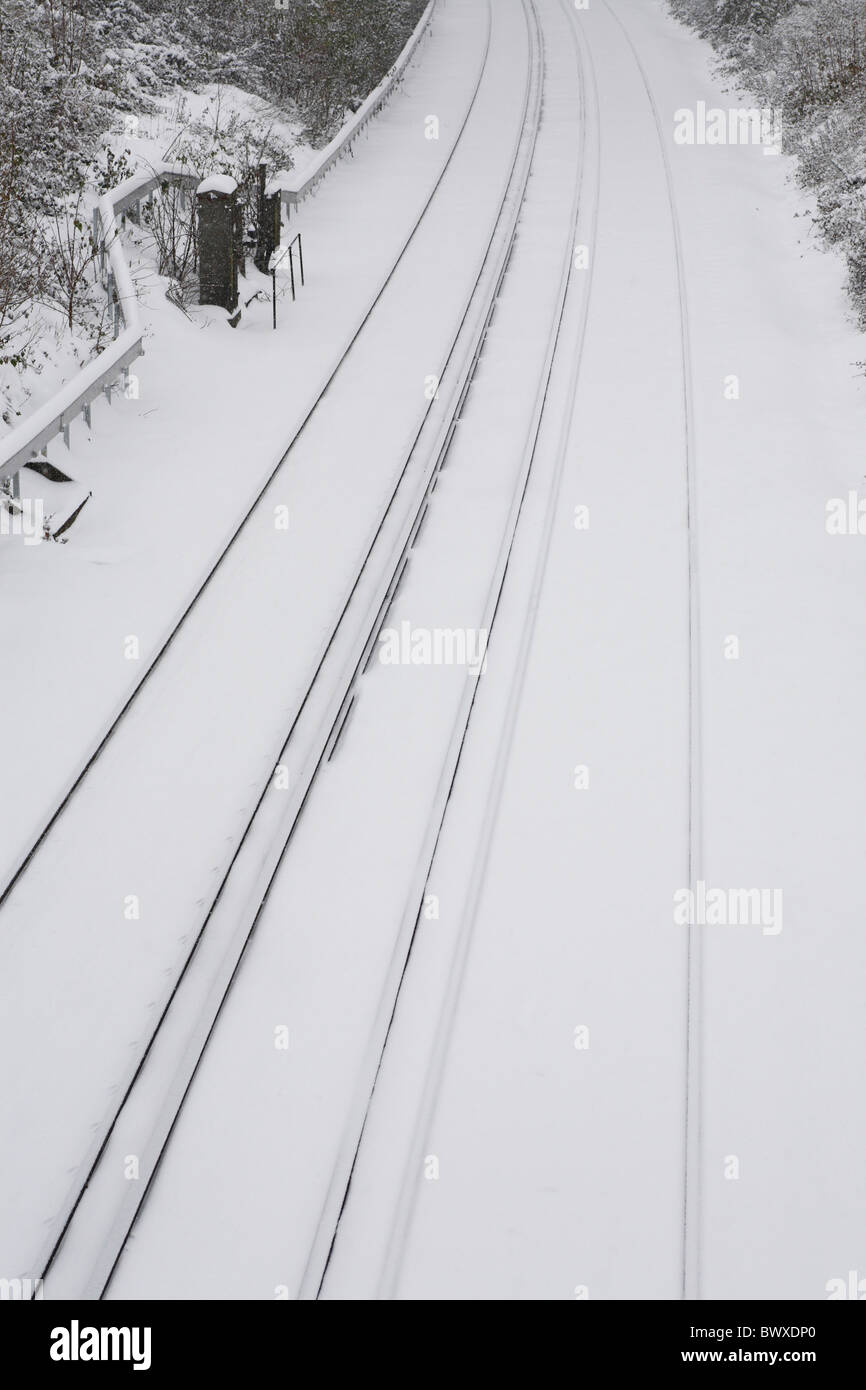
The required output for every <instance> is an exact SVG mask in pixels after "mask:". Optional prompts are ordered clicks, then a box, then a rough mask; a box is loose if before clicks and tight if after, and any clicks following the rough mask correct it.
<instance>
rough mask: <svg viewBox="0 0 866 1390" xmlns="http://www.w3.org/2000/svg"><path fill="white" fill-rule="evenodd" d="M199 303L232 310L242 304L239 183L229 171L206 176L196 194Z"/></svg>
mask: <svg viewBox="0 0 866 1390" xmlns="http://www.w3.org/2000/svg"><path fill="white" fill-rule="evenodd" d="M196 205H197V216H198V246H199V304H219V305H221V307H222V308H223V309H228V310H230V311H232V310H234V309H236V308H237V303H238V248H237V242H236V237H237V230H236V229H237V221H238V207H237V184H236V182H235V180H234V179H233V178H230V177H229V176H228V175H227V174H218V175H215V176H213V177H212V178H209V179H205V180H204V182H203V183H200V184H199V186H198V190H197V194H196Z"/></svg>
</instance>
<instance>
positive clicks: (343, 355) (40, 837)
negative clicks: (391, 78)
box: [0, 0, 492, 911]
mask: <svg viewBox="0 0 866 1390" xmlns="http://www.w3.org/2000/svg"><path fill="white" fill-rule="evenodd" d="M491 5H492V0H488V4H487V38H486V43H485V46H484V50H483V54H482V60H481V64H480V66H479V70H478V74H477V79H476V81H475V84H474V88H473V90H472V93H471V97H470V101H469V105H468V107H467V109H466V113H465V115H464V117H463V120H462V122H461V124H460V126H459V129H458V131H457V135H456V138H455V141H454V144H453V146H452V148H451V151H450V153H449V155H448V158H447V159H446V161H445V163H444V164H443V166H442V168H441V170H440V172H439V175H438V177H437V179H436V182H435V184H434V185H433V188H432V190H431V192H430V196H429V197H428V198H427V200H426V202H425V203H424V205H423V207H422V209H421V211H420V214H419V216H418V217H417V219H416V220H415V222H414V224H413V225H412V227H411V230H410V232H409V236H408V237H407V238H406V241H405V242H404V244H403V248H402V250H401V251H400V254H399V255H398V257H397V259H396V261H395V262H394V264H393V266H392V267H391V269H390V271H389V273H388V275H387V276H386V277H385V279H384V280H383V281H382V282H381V284H380V285H379V287H378V289H377V291H376V294H375V296H374V297H373V299H372V301H371V302H370V304H369V306H368V307H367V310H366V312H365V314H364V315H363V317H362V318H361V320H360V322H359V323H358V324H357V325H356V327H355V328H354V330H353V332H352V333H351V335H350V337H349V338H348V340H347V341H346V343H345V345H344V346H343V348H342V349H341V351H340V353H339V356H338V359H337V362H336V365H335V366H334V367H333V368H332V369H331V370H330V371H329V372H328V374H327V376H326V377H325V379H324V380H323V381H322V382H321V384H320V386H319V388H318V390H317V391H316V392H315V394H314V398H313V401H312V404H311V405H310V407H309V409H308V410H307V412H306V414H305V416H304V418H303V420H302V421H301V424H300V426H299V427H298V428H297V429H296V430H295V431H294V433H293V435H292V438H291V439H290V440H289V441H288V443H287V444H286V446H285V450H284V452H283V454H282V455H281V457H280V459H279V460H278V462H277V464H276V465H275V467H274V468H273V469H272V470H271V472H270V473H269V474H268V476H267V478H266V479H265V481H264V483H263V484H262V486H261V487H260V488H259V490H258V492H257V493H256V495H255V497H254V498H253V500H252V502H251V503H250V505H249V506H248V507H247V510H246V511H245V513H244V515H243V516H242V517H241V519H240V521H239V522H238V524H237V526H236V527H235V528H234V530H233V531H232V533H231V535H230V537H229V538H228V541H227V542H226V543H225V544H224V545H223V546H222V549H221V550H220V552H219V554H218V555H217V557H216V558H215V560H214V561H213V563H212V564H211V565H210V567H209V568H208V570H207V572H206V573H205V575H204V577H203V578H202V580H201V582H200V583H199V584H198V586H197V587H196V590H195V592H194V593H193V594H192V595H191V597H190V598H189V599H188V600H187V602H186V604H185V606H184V608H183V610H182V612H181V614H180V616H179V617H178V618H177V620H176V621H175V622H174V623H173V625H172V627H171V630H170V631H169V632H168V633H167V634H166V635H165V637H164V638H163V640H162V641H161V642H160V644H159V646H158V647H157V649H156V651H155V653H154V655H153V656H152V658H151V660H150V662H149V663H148V664H147V666H146V667H145V669H144V670H143V671H142V674H141V679H140V680H139V681H138V682H137V684H136V685H135V688H134V689H133V690H132V693H131V694H130V695H129V696H128V698H127V699H126V700H125V701H124V703H123V704H122V706H121V708H120V709H119V711H118V712H117V714H116V715H115V717H114V718H113V719H112V721H111V723H110V724H109V725H108V726H107V728H106V729H105V730H104V731H103V733H102V735H101V737H100V738H99V741H98V743H97V744H96V746H95V748H93V750H92V751H91V752H90V753H89V754H88V755H87V757H86V759H85V760H84V762H83V763H82V765H81V767H80V768H79V770H78V771H77V773H76V774H75V776H74V778H73V779H72V781H71V783H70V785H69V786H68V787H67V789H66V790H65V791H64V793H63V794H62V796H61V797H60V798H59V799H58V801H57V803H56V805H55V807H54V809H53V811H52V812H51V814H50V816H49V817H48V818H47V819H46V820H45V822H44V824H43V825H42V827H41V829H40V830H39V831H38V833H37V834H36V835H35V836H34V838H33V841H32V843H31V844H30V846H29V848H28V849H27V851H26V853H25V854H23V855H22V856H21V857H20V858H19V860H18V861H17V863H16V864H15V865H14V866H13V867H12V868H11V869H9V870H7V871H6V874H5V877H4V879H3V880H0V911H2V908H3V906H4V904H5V903H6V902H7V900H8V899H9V897H10V896H11V894H12V892H13V890H14V889H15V887H16V886H17V884H18V883H19V882H20V880H21V879H22V878H23V876H24V874H25V873H26V872H27V871H28V870H29V869H30V868H31V867H32V865H33V863H34V861H35V859H36V857H37V855H38V853H39V850H40V849H41V847H42V845H43V844H44V843H45V841H46V839H47V838H48V836H49V835H50V833H51V831H52V830H53V829H54V827H55V826H56V825H57V823H58V821H60V819H61V818H62V816H63V815H64V814H65V813H66V812H67V811H68V810H69V809H70V808H71V806H72V805H73V804H74V801H75V798H76V796H77V794H78V792H79V791H80V790H81V788H82V786H83V785H84V782H85V781H86V779H87V776H88V774H89V773H90V772H91V770H92V769H93V767H94V766H95V765H96V763H97V761H98V760H99V758H100V757H101V756H102V754H103V753H104V752H105V750H106V749H107V748H108V746H109V745H110V743H111V742H112V740H113V739H114V738H115V736H116V735H117V733H118V731H119V730H120V728H121V727H122V725H123V724H124V721H125V720H126V718H127V716H128V715H129V713H130V711H131V710H132V709H133V708H134V706H135V704H136V702H137V700H138V699H139V698H140V696H141V695H142V693H143V692H144V690H145V689H146V688H147V686H148V685H149V684H150V683H151V681H152V680H153V677H154V675H155V674H156V672H157V670H158V669H159V667H160V665H161V664H162V662H163V660H164V658H165V656H166V655H167V653H168V652H169V650H170V649H171V648H172V646H173V645H174V643H175V641H176V640H177V638H178V637H179V635H180V634H181V632H182V631H183V629H184V628H185V627H186V625H187V623H188V621H189V619H190V617H191V616H192V614H193V613H194V612H195V611H196V610H197V608H198V607H199V605H200V603H201V601H202V599H203V598H204V596H205V594H206V593H207V592H208V590H209V589H210V587H211V585H212V583H213V580H214V579H215V578H216V576H217V574H219V573H220V571H221V570H222V569H223V566H224V565H225V563H226V561H227V559H228V558H229V556H230V555H231V554H232V552H233V551H234V549H235V547H236V545H237V543H238V542H239V541H240V539H241V538H242V537H243V536H245V535H246V534H247V532H248V530H249V528H250V526H251V523H252V522H253V520H254V518H255V517H256V516H257V514H258V513H259V509H260V507H261V504H262V501H263V499H264V497H265V496H266V494H267V492H268V490H269V489H270V487H271V485H272V484H273V482H274V480H275V479H276V478H277V477H278V476H279V474H280V473H281V471H282V470H283V469H284V467H285V465H286V463H287V461H288V459H289V457H290V455H291V453H292V450H293V449H294V448H295V446H296V445H297V444H298V442H299V440H300V439H301V438H302V436H303V434H304V432H305V431H306V430H307V428H308V426H309V425H310V423H311V421H312V419H313V417H314V415H315V413H316V411H317V410H318V408H319V406H320V405H321V403H322V401H323V400H324V397H325V395H326V394H327V392H328V391H329V390H330V388H331V387H332V386H333V385H334V383H335V381H336V380H337V378H338V376H339V374H340V372H341V371H342V370H343V368H344V367H345V364H346V362H347V360H348V358H349V355H350V353H351V352H352V349H353V348H354V347H355V345H356V344H357V343H358V342H359V340H360V339H361V337H362V334H363V332H364V329H365V328H366V327H367V325H368V324H369V323H370V321H371V319H372V318H373V315H374V314H375V312H376V309H377V307H378V306H379V304H380V303H381V301H382V299H383V297H384V296H385V293H386V291H387V289H388V286H389V285H390V284H391V282H392V281H393V279H394V276H395V275H396V273H397V271H398V269H399V267H400V265H401V264H402V263H403V261H404V260H405V259H406V257H407V255H408V253H409V251H410V249H411V247H412V244H413V242H414V241H415V238H416V237H417V235H418V232H419V230H420V228H421V225H422V223H423V221H424V218H425V216H426V215H427V213H428V211H429V209H430V207H431V205H432V203H433V201H434V199H435V198H436V196H437V194H438V192H439V190H440V188H441V186H442V183H443V181H444V179H445V177H446V175H447V173H448V170H449V168H450V167H451V164H452V161H453V159H454V156H455V154H456V153H457V151H458V149H459V146H460V142H461V140H462V138H463V135H464V133H465V131H466V129H467V126H468V125H469V122H470V120H471V117H472V113H473V110H474V109H475V105H476V102H477V99H478V93H479V91H480V88H481V83H482V80H483V78H484V73H485V70H486V67H487V61H488V57H489V53H490V34H491V24H492V12H491ZM350 597H351V594H350V595H348V596H347V599H346V602H347V603H348V601H349V598H350Z"/></svg>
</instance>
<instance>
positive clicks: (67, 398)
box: [0, 163, 196, 479]
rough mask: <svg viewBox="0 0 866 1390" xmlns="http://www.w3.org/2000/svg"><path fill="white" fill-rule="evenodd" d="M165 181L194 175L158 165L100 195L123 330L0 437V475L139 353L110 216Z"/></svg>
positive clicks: (101, 233) (101, 243)
mask: <svg viewBox="0 0 866 1390" xmlns="http://www.w3.org/2000/svg"><path fill="white" fill-rule="evenodd" d="M165 182H171V183H181V184H183V183H186V182H189V183H190V184H194V183H195V182H196V178H195V176H194V175H192V174H190V172H189V171H188V170H186V169H183V168H182V167H181V166H180V165H176V164H162V163H161V164H157V165H156V166H155V168H154V169H153V171H152V172H151V173H147V174H136V175H134V176H133V177H132V178H130V179H126V180H125V182H124V183H121V184H118V186H117V188H114V189H112V190H111V192H110V193H106V194H105V195H104V197H102V198H100V200H99V203H98V204H97V208H96V210H95V217H94V231H95V235H96V240H97V243H98V255H99V264H100V267H101V268H102V269H104V267H105V261H106V259H107V261H108V266H109V270H110V276H111V280H110V281H109V284H113V287H114V288H113V293H114V294H116V301H115V302H116V305H117V308H118V310H119V313H120V317H121V319H122V322H123V328H122V329H121V331H120V332H119V333H118V336H117V337H116V338H115V339H114V341H113V342H112V344H111V345H110V347H107V348H105V350H104V351H103V352H101V353H100V354H99V356H98V357H95V358H94V360H93V361H92V362H88V363H87V365H86V366H84V367H82V369H81V371H80V372H78V373H77V374H76V375H75V376H74V377H73V378H72V379H71V380H70V381H68V382H66V383H65V385H63V386H62V387H61V388H60V390H59V391H57V392H56V393H55V395H53V396H52V397H51V399H50V400H49V401H46V403H45V404H44V405H43V406H42V407H41V408H40V409H39V410H37V411H36V412H35V413H34V414H33V415H31V416H29V417H28V419H26V420H25V421H23V423H22V424H20V425H18V426H17V428H16V429H14V430H12V432H11V433H10V434H8V435H7V436H6V438H5V439H3V440H2V441H0V479H3V478H12V477H14V476H15V474H16V473H17V472H18V471H19V469H21V468H22V467H23V466H24V464H26V463H27V462H28V460H30V459H32V458H34V457H35V456H36V455H37V454H38V453H40V451H41V450H42V449H44V448H45V445H46V444H47V443H48V442H49V440H51V439H54V438H55V436H56V435H58V434H61V433H63V431H64V430H66V429H68V427H69V423H70V421H71V420H74V419H75V418H76V416H78V415H80V414H81V413H82V411H84V410H86V409H87V407H88V406H89V405H90V404H91V403H92V402H93V401H94V400H96V398H97V396H99V395H101V394H102V392H103V391H110V389H111V387H112V386H113V385H114V383H115V382H116V381H117V379H118V377H119V376H121V374H122V373H123V372H125V371H127V370H128V368H129V366H130V365H131V363H133V362H134V361H135V359H136V358H137V357H140V356H141V354H142V353H143V352H144V347H143V337H144V327H143V325H142V321H141V315H140V313H139V309H138V300H137V298H136V293H135V286H134V284H133V282H132V275H131V273H130V269H129V266H128V265H127V262H126V257H125V256H124V254H123V247H122V244H121V240H120V237H119V235H118V230H117V220H116V219H117V217H119V216H120V215H121V214H122V213H123V212H125V211H126V210H127V209H128V208H130V207H132V206H134V205H136V204H138V203H140V202H142V200H143V199H145V198H147V197H149V196H150V195H151V194H152V193H153V192H154V191H155V190H156V189H157V188H159V187H160V185H161V184H163V183H165Z"/></svg>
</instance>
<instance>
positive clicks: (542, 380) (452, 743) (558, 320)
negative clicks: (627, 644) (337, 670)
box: [130, 4, 599, 1299]
mask: <svg viewBox="0 0 866 1390" xmlns="http://www.w3.org/2000/svg"><path fill="white" fill-rule="evenodd" d="M562 12H563V14H564V15H565V16H566V17H567V18H568V22H569V25H570V26H571V34H572V39H573V43H574V51H575V59H576V67H577V72H578V74H579V78H580V92H581V122H580V128H581V135H580V147H579V149H578V151H577V158H576V160H575V170H576V177H575V182H574V189H573V198H572V207H571V230H572V235H570V236H569V237H568V238H567V245H566V252H565V255H564V257H563V262H562V265H561V267H560V269H559V285H558V290H557V293H556V298H555V312H554V314H553V316H552V320H551V323H550V330H549V337H548V344H547V350H546V353H545V355H544V358H543V361H542V362H541V363H540V368H539V375H538V380H537V383H536V387H535V392H534V398H533V403H532V409H531V412H529V415H530V418H529V419H528V421H527V426H526V439H525V443H524V445H523V449H522V463H521V465H520V467H519V468H518V470H517V476H516V482H515V486H514V492H513V497H512V500H511V504H510V507H509V509H508V513H507V520H506V524H505V528H504V531H503V534H502V536H501V539H500V542H499V550H498V557H497V562H496V565H495V569H494V572H493V574H492V576H491V579H490V584H489V588H488V592H487V596H486V600H485V604H484V614H483V618H482V626H483V627H485V628H487V629H488V630H489V631H490V633H491V635H493V634H495V625H496V617H497V613H498V611H499V607H500V602H501V599H502V594H503V590H504V587H505V584H506V580H507V577H508V574H509V562H510V559H511V555H512V550H513V547H514V542H515V537H516V534H517V528H518V525H519V523H520V520H521V516H522V513H523V507H524V502H525V500H526V497H527V492H528V489H529V487H530V484H531V482H533V481H534V479H533V469H534V465H535V464H536V462H537V450H538V445H539V435H540V430H541V425H542V421H543V420H544V418H545V412H546V410H547V408H548V407H549V404H550V399H549V397H550V390H551V381H552V375H553V369H554V362H555V360H556V354H557V348H558V347H559V345H560V340H561V338H562V335H563V332H564V329H565V324H566V307H567V304H568V303H569V295H568V291H569V288H570V286H571V282H572V275H573V270H574V257H573V246H574V241H575V235H576V234H577V233H578V232H579V233H580V236H581V237H582V238H583V239H584V240H586V241H588V242H589V244H593V242H594V233H595V227H596V220H597V211H598V202H597V195H595V196H594V194H595V191H594V190H591V189H588V187H587V185H588V183H589V182H590V181H589V180H587V179H585V171H586V169H587V167H588V161H587V158H586V153H587V151H586V145H587V140H588V131H589V130H590V129H594V131H595V136H596V140H598V138H599V124H598V116H597V108H596V109H591V108H593V104H594V101H595V83H594V75H593V74H592V67H591V55H588V54H587V53H585V52H584V48H583V46H582V42H581V39H580V35H579V31H578V28H577V25H576V22H575V20H574V19H573V17H572V15H571V12H570V10H569V8H568V6H567V5H566V4H563V7H562ZM533 13H534V19H535V22H536V23H537V22H538V17H537V13H536V12H535V7H534V6H533ZM539 46H540V47H541V38H540V30H539ZM588 75H589V77H590V78H591V80H590V81H588V80H587V77H588ZM596 164H597V159H596ZM590 283H591V277H590ZM584 288H585V291H586V292H585V293H583V294H581V296H580V299H579V303H578V304H577V306H576V309H575V307H574V306H572V307H573V313H574V321H573V322H570V324H569V342H570V344H571V345H574V344H576V345H577V351H576V352H575V354H574V358H573V362H572V366H571V370H570V372H569V374H568V384H567V388H566V394H565V401H564V404H563V402H562V401H561V400H560V401H559V402H558V411H557V419H559V418H560V416H559V409H561V410H562V423H561V428H560V431H559V442H558V448H557V450H556V453H555V457H554V458H553V460H552V461H549V463H548V465H547V467H546V469H545V476H544V478H543V480H542V485H543V487H544V489H545V493H546V496H547V505H546V527H545V531H546V534H545V537H544V538H543V540H542V544H541V546H540V549H539V569H538V572H537V573H536V576H535V579H534V583H533V594H532V598H531V601H530V609H531V612H532V613H533V614H534V611H535V608H536V607H537V601H538V594H539V592H540V588H541V584H542V582H543V574H544V556H545V555H546V551H547V545H546V541H547V539H548V538H549V532H550V528H551V527H552V524H553V515H554V511H555V506H556V499H557V496H558V490H559V484H560V481H561V475H562V468H563V463H564V459H565V454H566V451H567V448H568V446H569V443H570V430H569V428H568V427H567V422H570V420H571V416H572V410H573V405H574V398H575V395H576V391H577V382H578V376H579V371H580V352H581V349H582V344H583V338H584V332H585V327H586V318H587V314H588V308H589V286H585V287H584ZM386 616H387V615H386V614H383V619H382V621H384V620H385V618H386ZM377 630H378V628H377ZM531 635H532V624H531V622H529V621H528V622H527V625H526V628H525V630H524V633H523V634H522V642H521V649H522V665H521V668H520V669H519V670H518V671H515V672H514V675H513V689H514V691H515V694H514V697H513V701H512V703H513V705H514V707H515V709H516V705H517V703H519V686H520V679H521V675H522V670H523V669H525V662H526V655H527V652H528V647H529V644H530V643H531ZM373 640H375V634H373ZM372 645H373V643H372V642H371V643H370V647H372ZM478 690H479V685H478V683H477V682H474V683H473V682H468V683H467V690H466V694H465V697H464V698H463V699H462V700H461V702H460V707H459V710H458V712H457V716H456V718H455V721H454V724H453V728H452V730H451V735H450V738H449V739H448V743H447V747H446V749H445V753H444V757H443V761H442V765H441V769H440V771H439V774H438V777H437V779H436V782H437V793H436V796H435V798H434V802H433V805H432V807H431V810H430V815H429V819H428V822H427V827H426V832H425V834H424V837H423V843H422V845H421V848H420V851H419V854H418V859H417V863H416V865H415V869H414V872H413V874H412V886H411V888H410V891H409V893H408V895H407V898H406V904H405V910H404V912H403V915H402V918H401V920H400V922H399V926H398V929H397V931H396V933H395V937H394V945H393V952H392V956H391V961H390V965H389V968H388V971H387V975H386V978H385V980H384V982H383V985H382V989H381V997H380V1000H379V1005H378V1009H377V1011H376V1016H375V1019H374V1021H373V1024H372V1027H371V1029H370V1036H369V1041H368V1044H367V1046H366V1048H365V1051H364V1055H363V1057H362V1059H361V1062H360V1065H359V1068H358V1078H357V1085H356V1087H355V1089H354V1094H353V1099H352V1103H351V1105H350V1107H349V1110H348V1113H347V1115H346V1119H345V1124H344V1126H343V1132H342V1138H341V1141H340V1143H339V1146H338V1149H337V1153H336V1158H335V1161H334V1165H333V1170H332V1172H331V1176H330V1180H329V1183H328V1187H327V1191H326V1194H325V1197H324V1200H323V1202H322V1205H321V1209H320V1211H319V1215H318V1220H317V1225H316V1231H315V1235H314V1238H313V1240H312V1242H311V1245H310V1249H309V1254H308V1258H307V1262H306V1268H305V1271H304V1274H303V1278H302V1280H301V1283H300V1287H299V1289H298V1297H300V1298H302V1299H315V1298H317V1297H319V1296H320V1294H321V1293H322V1291H323V1288H324V1285H325V1280H326V1278H327V1273H328V1268H329V1263H330V1259H331V1255H332V1252H333V1250H334V1248H335V1244H336V1242H337V1240H338V1239H339V1234H340V1222H341V1217H342V1214H343V1211H344V1209H345V1206H346V1202H347V1197H348V1191H349V1186H350V1183H351V1181H352V1175H353V1171H354V1168H355V1164H356V1161H357V1158H358V1154H359V1150H360V1147H361V1145H362V1142H363V1138H364V1130H365V1124H366V1120H367V1116H368V1113H369V1110H370V1106H371V1101H372V1097H373V1093H374V1091H375V1086H376V1080H377V1076H378V1072H379V1069H380V1066H381V1065H382V1060H383V1057H384V1054H385V1050H386V1048H387V1047H388V1044H389V1037H390V1031H391V1023H392V1020H393V1018H394V1014H395V1011H396V1008H397V1004H398V1001H399V998H400V993H401V988H402V985H403V981H404V979H405V975H406V970H407V967H408V963H409V958H410V955H411V952H412V947H413V943H414V940H415V933H416V929H417V925H418V920H419V916H420V911H421V906H422V904H423V901H424V896H425V892H426V889H427V887H428V885H429V876H430V870H431V866H432V864H433V861H434V858H435V856H436V853H437V849H438V846H439V841H440V836H441V833H442V828H443V824H444V822H445V817H446V815H447V812H448V809H449V805H450V801H451V795H452V791H453V788H454V785H455V781H456V778H457V776H458V772H459V769H460V763H461V756H462V752H463V749H464V745H465V740H466V737H467V732H468V729H469V723H470V720H471V718H472V714H473V710H474V706H475V701H476V696H477V693H478ZM491 796H492V793H491ZM492 804H493V803H492V802H491V805H492ZM263 906H264V901H263V903H262V907H263ZM469 928H470V932H471V922H469ZM466 944H468V940H467V942H466ZM447 1032H448V1029H447V1026H443V1028H442V1030H441V1038H442V1039H443V1041H445V1042H446V1045H447V1037H446V1035H447ZM428 1081H429V1077H428ZM431 1094H432V1093H431ZM162 1152H163V1153H165V1149H163V1151H162ZM411 1186H412V1179H411V1177H410V1175H408V1174H407V1175H406V1181H405V1183H404V1185H403V1191H402V1193H401V1197H400V1199H399V1200H398V1203H397V1214H396V1216H395V1231H399V1230H400V1228H401V1226H402V1225H403V1224H405V1219H406V1215H407V1211H408V1207H409V1205H410V1204H411ZM139 1209H140V1208H139ZM130 1229H131V1228H130ZM400 1246H401V1239H400V1236H399V1235H395V1236H394V1237H393V1238H392V1241H391V1251H390V1254H389V1261H388V1267H386V1270H385V1271H384V1273H383V1280H382V1294H381V1296H384V1297H387V1296H389V1293H390V1290H391V1287H392V1285H393V1283H394V1280H395V1278H396V1271H397V1268H398V1266H399V1259H397V1261H396V1264H395V1258H394V1252H395V1251H397V1250H398V1249H399V1248H400Z"/></svg>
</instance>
